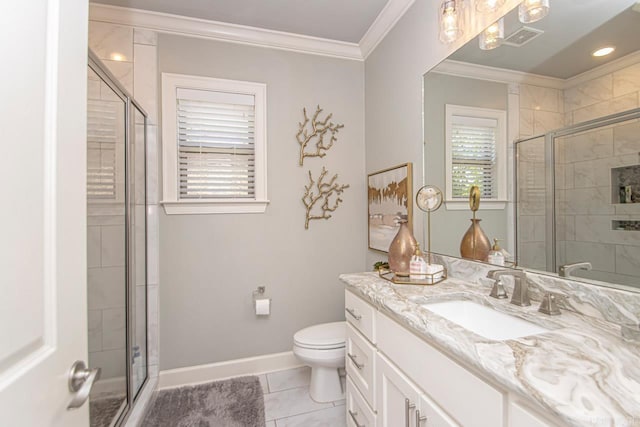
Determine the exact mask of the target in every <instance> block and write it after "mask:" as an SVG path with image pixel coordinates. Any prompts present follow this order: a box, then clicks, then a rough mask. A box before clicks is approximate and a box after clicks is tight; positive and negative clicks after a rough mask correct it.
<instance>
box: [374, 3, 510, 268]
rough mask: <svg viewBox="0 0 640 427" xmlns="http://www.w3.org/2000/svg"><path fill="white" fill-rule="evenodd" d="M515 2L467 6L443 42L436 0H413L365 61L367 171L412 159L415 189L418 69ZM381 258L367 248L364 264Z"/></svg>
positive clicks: (419, 162) (419, 158) (419, 219)
mask: <svg viewBox="0 0 640 427" xmlns="http://www.w3.org/2000/svg"><path fill="white" fill-rule="evenodd" d="M518 3H519V0H507V1H506V2H505V4H504V6H502V8H500V10H499V11H498V12H496V13H494V14H486V15H477V14H476V13H475V9H473V8H470V9H471V10H470V14H471V19H469V20H468V21H467V23H468V27H469V28H468V31H467V32H466V34H465V36H464V37H463V38H461V39H460V40H458V41H457V42H456V43H453V44H451V45H445V44H442V43H440V41H439V40H438V6H439V2H434V1H433V0H416V1H415V3H414V4H413V5H412V6H411V7H410V8H409V10H408V11H407V12H406V13H405V14H404V16H403V17H402V18H401V19H400V20H399V21H398V23H397V24H396V25H395V27H394V28H393V29H392V30H391V31H390V32H389V33H388V34H387V36H386V37H385V38H384V40H383V41H382V42H381V43H380V44H379V45H378V46H377V47H376V49H375V50H374V51H373V52H372V53H371V54H370V55H369V57H368V58H367V59H366V61H365V93H366V103H365V111H366V118H365V124H366V127H365V136H366V140H367V147H366V148H367V150H366V170H367V172H368V173H369V172H373V171H375V170H379V169H383V168H385V167H388V166H392V165H396V164H400V163H404V162H407V161H410V162H413V163H414V169H413V170H414V173H413V178H414V179H413V182H414V194H415V191H416V190H417V189H418V188H419V187H420V185H422V182H423V175H422V172H423V155H422V144H423V137H424V136H423V130H422V108H423V106H422V83H423V75H424V74H425V73H426V72H427V71H429V70H430V69H431V68H433V67H434V66H435V65H437V64H438V63H439V62H440V61H442V60H443V59H445V58H446V57H447V56H449V55H450V54H451V53H452V52H454V51H455V50H456V49H457V48H458V47H460V46H462V45H464V44H465V43H466V42H467V41H469V40H470V39H472V38H473V37H474V36H475V35H477V34H478V33H479V32H480V31H481V30H482V29H483V28H486V27H487V26H488V25H489V24H491V23H492V22H493V21H495V20H496V18H498V17H499V16H502V15H504V14H505V13H506V12H507V11H508V10H510V9H512V8H513V7H514V6H516V5H517V4H518ZM424 221H425V217H424V215H423V214H422V212H421V211H419V210H417V211H416V212H414V234H415V235H416V236H422V235H423V227H424V225H423V224H424ZM447 221H448V219H447ZM452 222H454V223H455V221H452ZM444 224H446V222H444V221H443V222H441V223H439V224H438V226H444ZM380 259H386V254H381V253H378V252H374V251H368V253H367V265H371V264H372V263H373V262H375V261H377V260H380Z"/></svg>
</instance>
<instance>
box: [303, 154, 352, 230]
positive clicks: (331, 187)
mask: <svg viewBox="0 0 640 427" xmlns="http://www.w3.org/2000/svg"><path fill="white" fill-rule="evenodd" d="M327 173H328V171H327V169H326V168H325V167H324V166H323V167H322V172H320V176H319V177H318V181H317V182H316V181H315V180H314V179H313V176H312V175H311V171H309V184H308V185H305V186H304V190H305V191H304V196H302V203H304V206H305V207H306V209H307V216H306V220H305V223H304V228H305V229H306V230H308V229H309V221H311V220H313V219H329V218H331V212H334V211H335V210H336V209H338V205H339V204H340V203H341V202H342V199H341V198H340V195H341V194H342V192H343V191H344V190H345V189H347V188H349V184H344V185H342V184H338V183H337V180H338V174H335V175H334V176H333V177H332V178H331V179H330V180H328V181H327V182H325V178H326V177H327ZM314 207H318V208H319V211H320V212H321V213H316V214H314V213H313V210H314ZM316 211H318V209H316Z"/></svg>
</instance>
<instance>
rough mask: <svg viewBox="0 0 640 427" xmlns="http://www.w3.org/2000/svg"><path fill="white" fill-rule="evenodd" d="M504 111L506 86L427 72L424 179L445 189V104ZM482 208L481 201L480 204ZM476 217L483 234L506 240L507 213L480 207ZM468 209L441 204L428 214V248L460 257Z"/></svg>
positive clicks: (425, 84) (425, 79)
mask: <svg viewBox="0 0 640 427" xmlns="http://www.w3.org/2000/svg"><path fill="white" fill-rule="evenodd" d="M446 104H454V105H464V106H467V107H479V108H491V109H496V110H504V111H506V110H507V85H506V84H504V83H492V82H488V81H484V80H476V79H469V78H464V77H455V76H448V75H444V74H437V73H427V74H426V75H425V77H424V117H425V121H424V134H425V148H424V158H425V160H424V162H425V163H424V164H425V182H426V183H428V184H431V185H435V186H437V187H438V188H440V189H441V190H442V191H443V192H444V191H445V105H446ZM480 207H481V209H482V203H480ZM477 217H478V218H480V219H482V222H481V223H480V226H481V227H482V229H483V230H484V232H485V234H486V235H487V236H488V237H489V239H491V241H493V238H498V239H501V240H502V241H503V242H505V243H506V239H507V212H506V208H505V209H502V210H480V211H479V212H478V213H477ZM470 218H471V211H469V210H468V209H466V210H461V211H460V210H458V211H455V210H447V208H446V206H445V205H444V204H443V205H442V207H441V208H440V209H439V210H438V211H436V212H434V213H433V214H432V216H431V225H432V227H431V249H432V250H433V251H434V252H439V253H442V254H446V255H452V256H460V241H461V240H462V236H463V235H464V233H465V232H466V231H467V228H469V226H470V225H471V221H469V219H470Z"/></svg>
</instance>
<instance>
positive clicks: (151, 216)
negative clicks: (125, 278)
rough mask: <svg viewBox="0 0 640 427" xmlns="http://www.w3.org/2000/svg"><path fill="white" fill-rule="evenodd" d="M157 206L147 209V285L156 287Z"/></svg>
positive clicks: (157, 266) (157, 263)
mask: <svg viewBox="0 0 640 427" xmlns="http://www.w3.org/2000/svg"><path fill="white" fill-rule="evenodd" d="M158 219H159V218H158V205H150V206H148V207H147V283H148V284H150V285H157V284H158V283H159V277H158V276H159V274H160V271H159V266H160V264H159V263H160V260H159V244H160V241H159V236H158V234H159V227H158Z"/></svg>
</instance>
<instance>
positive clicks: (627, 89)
mask: <svg viewBox="0 0 640 427" xmlns="http://www.w3.org/2000/svg"><path fill="white" fill-rule="evenodd" d="M638 91H640V63H638V64H634V65H631V66H629V67H626V68H623V69H622V70H619V71H616V72H614V73H613V96H616V97H617V96H621V95H626V94H628V93H631V92H638Z"/></svg>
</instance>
